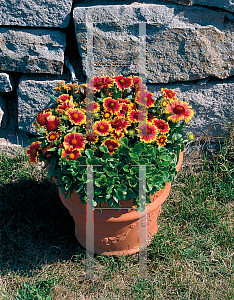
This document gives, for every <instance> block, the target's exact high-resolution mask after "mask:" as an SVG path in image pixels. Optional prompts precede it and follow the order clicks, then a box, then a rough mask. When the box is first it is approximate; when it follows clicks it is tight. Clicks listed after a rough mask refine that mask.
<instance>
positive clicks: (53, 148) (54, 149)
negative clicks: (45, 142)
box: [47, 147, 62, 152]
mask: <svg viewBox="0 0 234 300" xmlns="http://www.w3.org/2000/svg"><path fill="white" fill-rule="evenodd" d="M57 149H58V148H57V147H52V148H50V149H48V150H47V152H53V151H56V150H57ZM61 150H62V149H61Z"/></svg>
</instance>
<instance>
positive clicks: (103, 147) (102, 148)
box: [99, 145, 108, 153]
mask: <svg viewBox="0 0 234 300" xmlns="http://www.w3.org/2000/svg"><path fill="white" fill-rule="evenodd" d="M99 149H100V151H102V152H104V153H107V152H108V148H107V146H106V145H102V146H100V147H99Z"/></svg>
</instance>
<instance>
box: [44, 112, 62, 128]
mask: <svg viewBox="0 0 234 300" xmlns="http://www.w3.org/2000/svg"><path fill="white" fill-rule="evenodd" d="M60 124H61V119H60V118H59V117H56V116H52V115H51V116H48V117H47V119H46V128H47V130H48V131H56V130H57V129H58V127H59V126H60Z"/></svg>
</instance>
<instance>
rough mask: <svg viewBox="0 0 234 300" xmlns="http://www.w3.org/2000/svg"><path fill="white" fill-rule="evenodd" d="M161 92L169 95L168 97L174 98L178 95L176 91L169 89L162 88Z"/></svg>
mask: <svg viewBox="0 0 234 300" xmlns="http://www.w3.org/2000/svg"><path fill="white" fill-rule="evenodd" d="M161 92H162V93H163V94H164V95H165V96H166V97H167V99H174V98H175V97H176V94H177V93H176V92H174V91H173V90H168V89H161Z"/></svg>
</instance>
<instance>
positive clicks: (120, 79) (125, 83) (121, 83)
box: [113, 76, 132, 91]
mask: <svg viewBox="0 0 234 300" xmlns="http://www.w3.org/2000/svg"><path fill="white" fill-rule="evenodd" d="M113 78H114V80H115V83H116V84H117V86H118V88H119V89H120V90H121V91H123V90H124V89H128V88H129V87H130V86H131V84H132V78H130V77H128V78H126V77H124V76H115V77H113Z"/></svg>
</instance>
